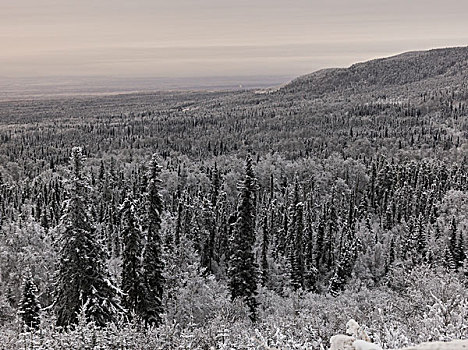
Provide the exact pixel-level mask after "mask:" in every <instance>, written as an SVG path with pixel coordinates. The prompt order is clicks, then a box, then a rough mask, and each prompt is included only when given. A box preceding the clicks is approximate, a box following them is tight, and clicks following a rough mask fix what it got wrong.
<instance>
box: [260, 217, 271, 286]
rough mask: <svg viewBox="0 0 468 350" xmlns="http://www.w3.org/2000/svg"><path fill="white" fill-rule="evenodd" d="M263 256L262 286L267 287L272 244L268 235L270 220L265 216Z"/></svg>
mask: <svg viewBox="0 0 468 350" xmlns="http://www.w3.org/2000/svg"><path fill="white" fill-rule="evenodd" d="M262 231H263V232H262V233H263V235H262V256H261V268H262V285H263V286H266V285H267V283H268V269H269V266H268V249H269V244H270V239H269V234H268V231H269V229H268V218H267V216H266V215H265V216H264V217H263V225H262Z"/></svg>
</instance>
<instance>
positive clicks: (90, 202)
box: [0, 48, 468, 349]
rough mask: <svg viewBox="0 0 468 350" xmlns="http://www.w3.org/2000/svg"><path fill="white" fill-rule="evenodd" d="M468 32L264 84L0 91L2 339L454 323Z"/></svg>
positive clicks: (82, 341)
mask: <svg viewBox="0 0 468 350" xmlns="http://www.w3.org/2000/svg"><path fill="white" fill-rule="evenodd" d="M467 66H468V48H454V49H442V50H433V51H428V52H418V53H407V54H403V55H399V56H395V57H391V58H388V59H381V60H375V61H370V62H365V63H359V64H356V65H353V66H351V67H350V68H346V69H333V70H325V71H320V72H316V73H313V74H311V75H308V76H305V77H300V78H298V79H296V80H294V81H293V82H291V83H290V84H288V85H286V86H284V87H282V88H280V89H277V90H265V91H250V90H246V91H236V92H161V93H151V94H150V93H148V94H127V95H115V96H101V97H85V96H83V97H75V98H66V99H65V98H56V99H39V100H15V101H13V100H12V101H5V102H0V140H1V143H0V204H1V206H0V223H1V229H0V252H1V254H0V260H1V261H0V267H1V268H0V322H1V324H2V328H1V332H0V338H1V339H0V343H1V344H4V347H5V348H6V349H10V348H11V349H17V348H23V347H25V348H35V349H36V348H37V349H63V348H67V347H68V348H80V346H81V347H82V348H85V346H87V347H88V348H93V346H94V347H95V348H98V349H108V348H109V349H112V348H115V349H121V348H129V349H143V348H155V349H157V348H161V349H248V348H252V349H254V348H258V349H311V348H313V349H318V348H320V346H323V347H325V348H327V347H328V340H329V337H330V336H331V335H333V334H335V333H338V332H342V331H343V330H342V329H341V328H342V327H343V325H344V324H346V321H347V320H348V319H350V318H354V319H356V320H357V321H358V322H359V323H360V324H363V325H365V326H367V333H368V334H369V335H370V336H371V338H372V340H373V341H374V342H376V343H379V344H380V345H381V346H382V347H383V348H396V347H402V346H405V345H412V344H416V343H419V342H421V341H430V340H448V339H457V338H463V337H466V336H467V335H468V334H467V330H468V321H467V312H468V292H467V289H466V287H467V286H468V256H467V254H468V253H467V245H468V237H467V234H466V232H467V228H468V219H467V215H466V213H467V212H468V159H467V157H466V156H467V151H468V110H467V102H468V78H467V75H466V70H467V68H468V67H467Z"/></svg>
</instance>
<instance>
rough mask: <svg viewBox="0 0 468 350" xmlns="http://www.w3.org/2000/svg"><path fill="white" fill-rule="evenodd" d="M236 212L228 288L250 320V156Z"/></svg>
mask: <svg viewBox="0 0 468 350" xmlns="http://www.w3.org/2000/svg"><path fill="white" fill-rule="evenodd" d="M240 189H241V191H242V192H241V196H240V202H239V206H238V209H237V214H238V215H237V221H236V227H235V230H234V233H233V236H232V237H231V255H230V264H229V269H228V273H229V288H230V291H231V297H232V299H233V300H234V299H237V298H242V299H243V300H244V302H245V303H246V305H247V307H248V308H249V311H250V318H251V319H252V320H253V321H255V320H256V317H257V313H256V311H257V300H256V294H257V265H256V263H255V255H254V252H253V248H254V244H255V191H256V179H255V175H254V172H253V168H252V159H251V158H250V156H249V157H248V158H247V161H246V172H245V178H244V181H243V183H242V185H241V188H240Z"/></svg>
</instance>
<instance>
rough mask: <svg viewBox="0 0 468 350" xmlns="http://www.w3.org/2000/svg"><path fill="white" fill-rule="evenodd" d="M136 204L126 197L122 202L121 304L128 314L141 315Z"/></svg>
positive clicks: (142, 289) (141, 236)
mask: <svg viewBox="0 0 468 350" xmlns="http://www.w3.org/2000/svg"><path fill="white" fill-rule="evenodd" d="M136 208H137V205H136V202H135V200H134V199H132V198H131V197H127V198H126V199H125V201H124V203H123V204H122V208H121V213H122V238H123V245H124V247H123V254H122V255H123V256H122V260H123V261H122V292H123V293H124V296H123V306H124V307H125V308H126V309H127V312H128V314H129V316H132V315H133V314H135V315H137V316H138V317H141V316H142V314H143V313H144V304H143V300H144V298H143V297H144V295H145V286H144V281H143V273H142V272H143V271H142V261H141V253H142V247H143V244H142V243H143V234H142V232H141V229H140V226H139V223H138V217H137V209H136Z"/></svg>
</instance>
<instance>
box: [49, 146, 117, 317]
mask: <svg viewBox="0 0 468 350" xmlns="http://www.w3.org/2000/svg"><path fill="white" fill-rule="evenodd" d="M83 163H84V157H83V154H82V151H81V148H79V147H75V148H73V150H72V155H71V179H70V182H69V188H68V192H69V198H68V200H66V201H65V208H64V214H63V216H62V217H61V218H60V223H59V227H58V228H59V231H60V238H59V241H58V246H59V259H60V260H59V267H58V274H57V282H56V291H57V294H56V300H55V311H56V315H57V325H58V326H68V325H71V324H75V323H76V322H77V321H78V313H79V312H80V310H82V308H83V309H84V314H85V316H86V318H87V319H88V320H89V321H94V322H95V323H96V324H97V325H98V326H104V325H106V324H107V323H109V322H112V321H114V320H115V319H116V316H117V314H118V313H119V312H120V310H121V307H120V305H119V303H118V299H117V288H116V287H115V286H114V285H113V284H112V282H111V280H110V277H109V273H108V270H107V266H106V263H105V257H106V254H105V251H104V249H103V247H102V245H101V244H100V243H99V241H98V239H97V234H96V228H95V226H94V224H93V219H92V216H91V215H90V208H89V203H90V200H89V198H88V193H89V187H88V184H87V181H86V178H85V176H84V175H83Z"/></svg>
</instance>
